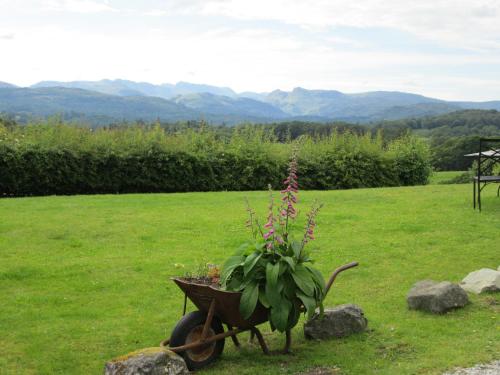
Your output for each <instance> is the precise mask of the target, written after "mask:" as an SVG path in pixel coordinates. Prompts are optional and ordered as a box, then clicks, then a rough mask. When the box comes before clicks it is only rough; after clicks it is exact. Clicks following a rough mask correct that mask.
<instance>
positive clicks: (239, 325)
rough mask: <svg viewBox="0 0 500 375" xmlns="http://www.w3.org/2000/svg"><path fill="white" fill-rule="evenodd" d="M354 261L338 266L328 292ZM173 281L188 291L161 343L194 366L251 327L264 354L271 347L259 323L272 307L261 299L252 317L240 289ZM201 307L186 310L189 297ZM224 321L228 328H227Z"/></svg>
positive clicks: (211, 357) (288, 340)
mask: <svg viewBox="0 0 500 375" xmlns="http://www.w3.org/2000/svg"><path fill="white" fill-rule="evenodd" d="M357 265H358V263H357V262H352V263H349V264H346V265H343V266H342V267H339V268H337V269H336V270H335V271H334V272H333V273H332V275H331V276H330V279H329V280H328V282H327V283H326V291H325V296H326V294H327V293H328V291H329V290H330V288H331V286H332V284H333V282H334V281H335V278H336V277H337V275H338V274H339V273H340V272H342V271H345V270H347V269H349V268H353V267H356V266H357ZM173 281H174V282H175V283H176V284H177V285H178V286H179V288H181V289H182V291H183V292H184V309H183V317H182V318H181V319H180V320H179V322H178V323H177V325H176V326H175V327H174V329H173V331H172V334H171V335H170V339H167V340H164V341H162V342H161V343H160V346H162V347H166V348H167V349H169V350H172V351H173V352H176V353H178V354H180V355H181V356H182V357H183V358H184V360H185V362H186V365H187V367H188V368H189V369H190V370H197V369H200V368H202V367H204V366H206V365H208V364H210V363H212V362H214V361H215V360H216V359H217V358H218V357H219V356H220V355H221V353H222V351H223V350H224V343H225V338H226V337H231V339H232V341H233V343H234V345H235V346H236V347H239V346H240V343H239V341H238V338H237V337H236V335H237V334H239V333H241V332H245V331H250V332H251V336H250V340H253V338H254V337H257V340H258V342H259V345H260V347H261V348H262V351H263V352H264V354H269V353H270V351H269V349H268V346H267V344H266V342H265V341H264V337H263V336H262V334H261V332H260V331H259V329H258V328H257V326H258V325H259V324H262V323H265V322H267V321H268V319H269V318H268V316H269V309H267V308H265V307H264V306H262V305H261V304H260V303H257V306H256V308H255V311H254V312H253V314H252V315H251V316H250V318H248V319H243V317H242V316H241V314H240V298H241V293H240V292H230V291H225V290H220V289H217V288H215V287H213V286H211V285H206V284H197V283H194V282H190V281H187V280H185V279H182V278H174V279H173ZM188 298H189V300H191V302H192V303H193V304H194V305H195V306H196V307H197V308H198V309H199V310H198V311H193V312H190V313H188V314H186V305H187V299H188ZM223 324H225V325H226V327H227V331H225V332H224V327H223ZM285 334H286V342H285V348H284V352H285V353H288V352H289V351H290V346H291V334H290V331H286V332H285Z"/></svg>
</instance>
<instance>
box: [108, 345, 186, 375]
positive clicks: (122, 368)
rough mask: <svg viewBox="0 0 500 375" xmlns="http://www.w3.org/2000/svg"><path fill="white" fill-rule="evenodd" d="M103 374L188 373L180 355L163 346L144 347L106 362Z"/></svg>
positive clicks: (179, 374)
mask: <svg viewBox="0 0 500 375" xmlns="http://www.w3.org/2000/svg"><path fill="white" fill-rule="evenodd" d="M104 374H105V375H185V374H189V370H188V368H187V366H186V363H185V362H184V360H183V359H182V357H181V356H179V355H177V354H175V353H174V352H172V351H170V350H167V349H165V348H161V347H158V348H146V349H141V350H137V351H135V352H132V353H129V354H126V355H124V356H122V357H118V358H115V359H113V360H111V361H109V362H107V363H106V366H105V368H104Z"/></svg>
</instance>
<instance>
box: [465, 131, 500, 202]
mask: <svg viewBox="0 0 500 375" xmlns="http://www.w3.org/2000/svg"><path fill="white" fill-rule="evenodd" d="M495 144H496V145H497V147H499V146H500V138H479V152H478V153H477V154H470V155H467V156H475V157H477V175H476V176H475V177H474V180H473V207H474V209H476V206H477V207H478V208H479V211H481V191H482V190H483V189H484V188H485V187H486V185H489V184H492V183H498V184H500V176H492V175H483V172H484V173H488V171H491V170H492V168H493V167H494V165H495V164H500V149H499V148H496V147H494V145H495ZM476 192H477V193H476ZM498 196H500V186H498V189H497V197H498Z"/></svg>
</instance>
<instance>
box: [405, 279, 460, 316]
mask: <svg viewBox="0 0 500 375" xmlns="http://www.w3.org/2000/svg"><path fill="white" fill-rule="evenodd" d="M406 301H407V302H408V307H409V308H410V309H412V310H422V311H428V312H431V313H435V314H442V313H445V312H447V311H450V310H452V309H456V308H459V307H463V306H465V305H466V304H467V303H468V302H469V298H468V297H467V293H465V291H464V290H463V289H462V288H460V286H458V285H457V284H452V283H450V282H449V281H442V282H436V281H432V280H423V281H419V282H418V283H416V284H415V285H414V286H413V288H411V290H410V292H409V293H408V296H407V298H406Z"/></svg>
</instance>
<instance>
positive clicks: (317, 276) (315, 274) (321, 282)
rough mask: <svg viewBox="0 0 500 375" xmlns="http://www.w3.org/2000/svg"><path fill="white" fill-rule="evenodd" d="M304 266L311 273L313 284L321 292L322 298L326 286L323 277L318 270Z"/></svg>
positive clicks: (307, 265)
mask: <svg viewBox="0 0 500 375" xmlns="http://www.w3.org/2000/svg"><path fill="white" fill-rule="evenodd" d="M304 266H305V267H306V268H307V269H308V270H309V272H311V274H312V275H313V279H314V282H315V283H316V285H317V286H318V288H319V289H320V291H321V296H324V294H325V289H326V285H325V279H324V278H323V275H322V274H321V272H319V270H317V269H316V268H314V267H313V266H311V265H309V264H305V265H304Z"/></svg>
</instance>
